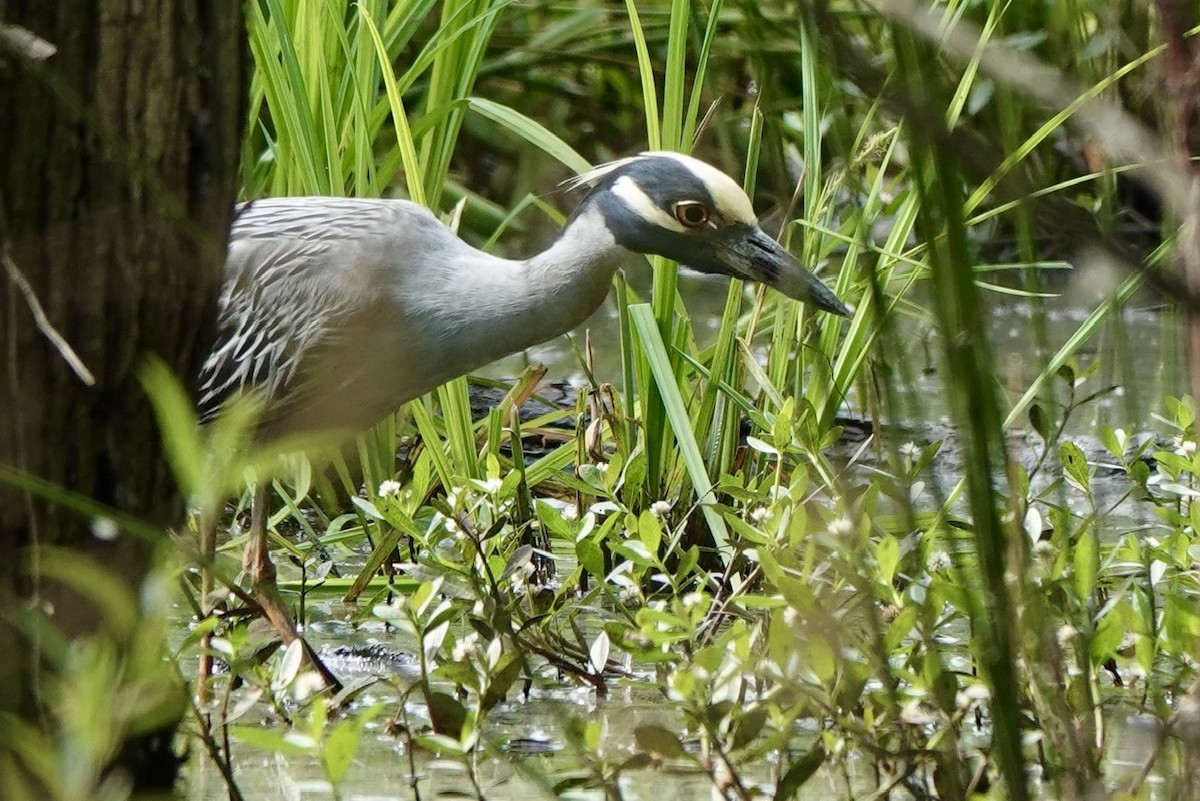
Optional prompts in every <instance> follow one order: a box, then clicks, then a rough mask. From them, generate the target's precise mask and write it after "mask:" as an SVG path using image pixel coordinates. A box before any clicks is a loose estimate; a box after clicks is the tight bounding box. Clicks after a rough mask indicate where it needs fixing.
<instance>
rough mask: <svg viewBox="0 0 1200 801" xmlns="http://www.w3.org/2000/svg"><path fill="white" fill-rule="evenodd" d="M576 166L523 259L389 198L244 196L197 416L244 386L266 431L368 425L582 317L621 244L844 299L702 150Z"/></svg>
mask: <svg viewBox="0 0 1200 801" xmlns="http://www.w3.org/2000/svg"><path fill="white" fill-rule="evenodd" d="M583 180H584V181H588V182H594V183H595V184H596V186H595V188H594V189H593V190H592V192H591V193H590V194H589V195H588V197H587V198H586V199H585V200H584V201H583V202H582V203H581V205H580V206H579V208H578V209H577V210H576V212H575V214H573V215H572V217H571V219H570V220H569V221H568V223H567V225H566V227H565V228H564V230H563V232H562V233H561V235H560V236H559V238H558V239H557V240H555V242H554V243H553V244H552V245H551V246H550V247H549V248H548V249H547V250H546V251H544V252H542V253H540V254H538V255H536V256H534V257H532V258H530V259H527V260H509V259H501V258H498V257H495V256H492V255H489V254H487V253H483V252H481V251H478V250H476V249H475V248H473V247H471V246H470V245H468V244H466V243H465V242H463V241H462V240H461V239H459V238H458V237H457V236H455V235H454V234H453V233H452V232H451V231H450V230H449V229H448V228H446V227H445V226H444V225H442V223H441V222H439V221H438V220H437V218H436V217H434V216H433V215H432V214H431V213H429V211H427V210H426V209H424V208H422V207H421V206H419V205H416V204H414V203H411V202H408V201H403V200H353V199H340V198H328V197H301V198H285V199H274V200H259V201H254V202H252V203H249V204H245V205H243V206H242V207H241V208H240V209H239V214H238V216H237V219H236V221H235V223H234V226H233V230H232V233H231V237H230V244H229V251H228V260H227V267H226V269H227V275H226V282H225V285H224V289H223V292H222V296H221V301H220V312H219V328H220V335H219V340H218V342H217V343H216V345H215V346H214V348H213V350H212V352H211V354H210V356H209V358H208V360H207V361H206V363H205V365H204V368H203V371H202V375H201V386H200V410H201V415H202V417H203V418H204V419H209V418H211V417H212V416H214V415H215V414H217V413H218V412H219V411H220V409H221V408H222V406H223V405H224V404H225V403H226V402H227V401H228V400H229V399H230V398H231V397H233V396H234V395H236V394H238V393H242V392H253V393H258V394H259V395H261V396H262V398H263V400H264V409H265V412H264V421H263V431H264V433H265V434H266V435H267V436H277V435H286V434H303V433H311V432H318V431H343V432H346V433H350V432H353V431H357V430H360V429H362V428H366V427H368V426H370V425H371V424H373V423H375V422H376V421H378V420H379V419H381V418H382V417H384V416H385V415H386V414H388V413H389V412H390V411H392V410H394V409H396V408H397V407H398V406H400V405H401V404H402V403H404V402H406V401H408V400H411V399H413V398H415V397H418V396H420V395H422V394H424V393H426V392H429V391H431V390H432V389H434V388H436V387H437V386H438V385H439V384H441V383H443V382H445V381H447V380H449V379H451V378H454V377H456V376H459V375H463V374H465V373H467V372H470V371H471V370H474V369H476V368H478V367H480V366H482V365H484V364H487V363H488V362H491V361H494V360H495V359H497V358H500V357H502V356H505V355H507V354H509V353H513V352H516V351H519V350H522V349H524V348H527V347H530V346H532V345H534V344H537V343H539V342H544V341H546V340H548V339H551V338H553V337H555V336H557V335H559V334H561V333H563V332H565V331H568V330H570V329H571V328H572V327H574V326H575V325H578V324H579V323H580V322H582V321H583V320H584V319H586V317H587V316H588V315H589V314H590V313H591V312H592V311H593V310H595V309H596V308H597V307H598V306H599V305H600V303H601V302H602V301H603V299H604V297H605V295H606V293H607V291H608V287H609V285H610V283H611V279H612V274H613V271H614V270H615V269H616V267H617V266H618V265H619V264H620V262H621V261H622V260H623V259H624V258H626V257H628V255H629V254H630V252H641V253H658V254H660V255H665V256H668V257H671V258H675V259H678V260H680V261H682V262H684V263H686V264H691V265H692V266H695V267H697V268H698V269H702V270H705V271H708V272H726V273H729V274H733V275H738V276H740V277H743V278H747V279H750V280H760V281H766V282H768V283H772V284H774V285H776V286H777V287H778V288H779V289H780V290H781V291H783V292H785V293H786V294H788V295H790V296H792V297H796V298H799V299H803V300H808V301H810V302H813V303H814V304H815V305H817V306H818V307H820V308H823V309H826V310H827V311H831V312H834V313H838V314H846V313H847V311H848V310H847V309H846V307H845V306H843V305H842V304H841V302H840V301H838V300H837V298H836V297H834V296H833V295H832V293H830V292H829V291H828V290H827V289H826V288H825V287H824V285H822V284H821V283H820V282H819V281H817V280H816V279H815V278H813V277H812V276H811V274H809V273H808V272H807V271H806V270H804V269H803V268H801V267H800V265H799V264H797V263H796V262H795V259H794V258H792V257H791V256H790V255H789V254H787V253H786V251H784V250H783V249H782V248H780V247H779V246H778V245H776V244H775V243H774V242H773V241H771V240H770V239H769V238H768V237H766V235H765V234H763V233H762V231H761V230H760V229H759V228H758V227H757V225H756V224H755V222H754V220H753V211H752V209H751V207H750V203H749V200H748V199H747V198H746V197H745V195H744V193H742V192H741V190H740V188H738V187H737V185H736V183H734V182H733V181H732V180H731V179H729V178H728V177H727V176H725V175H724V174H722V173H720V172H718V171H717V170H715V169H714V168H712V167H710V166H708V165H707V164H704V163H703V162H699V161H696V160H695V159H690V158H688V157H684V156H679V155H676V154H644V155H643V156H639V157H634V158H632V159H626V160H623V161H620V162H615V163H613V164H611V165H606V166H604V167H601V168H599V169H598V170H596V171H594V172H593V173H591V174H589V175H588V176H584V179H583ZM695 204H699V206H697V205H695ZM701 216H702V217H703V222H701V223H697V222H696V221H697V220H699V219H700V218H701Z"/></svg>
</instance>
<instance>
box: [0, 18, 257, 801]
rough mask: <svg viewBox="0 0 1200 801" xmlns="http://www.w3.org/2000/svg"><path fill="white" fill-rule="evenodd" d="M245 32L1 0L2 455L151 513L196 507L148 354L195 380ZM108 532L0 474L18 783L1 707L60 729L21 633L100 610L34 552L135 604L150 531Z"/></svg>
mask: <svg viewBox="0 0 1200 801" xmlns="http://www.w3.org/2000/svg"><path fill="white" fill-rule="evenodd" d="M35 37H37V38H35ZM244 43H245V36H244V31H243V28H242V23H241V4H240V0H70V1H69V2H55V1H54V0H49V1H48V0H0V260H2V261H3V264H2V265H0V332H2V333H0V347H2V348H3V353H2V354H0V467H11V468H16V469H17V470H19V471H22V472H23V473H25V474H27V475H31V476H34V477H37V478H39V479H43V480H45V481H46V482H49V483H50V484H52V485H57V486H59V487H62V488H65V489H67V490H69V491H70V492H72V493H76V494H78V495H80V496H86V497H87V498H91V499H94V500H96V501H98V502H100V503H102V504H105V505H106V506H109V507H112V508H114V509H116V510H119V511H121V512H124V513H127V514H129V515H132V516H134V517H136V518H138V519H140V520H142V521H145V522H148V523H150V524H152V525H153V526H161V527H166V526H168V525H171V524H172V523H174V522H177V521H178V519H179V517H180V513H181V511H182V504H181V499H180V497H179V495H178V493H177V491H176V489H175V485H174V482H173V478H172V475H171V473H170V471H169V470H168V468H167V465H166V463H165V461H164V458H163V448H162V445H161V441H160V436H159V432H158V428H157V425H156V423H155V419H154V416H153V414H152V410H151V407H150V405H149V403H148V401H147V398H146V395H145V393H144V391H143V389H142V387H141V385H140V384H139V382H138V380H137V369H138V367H139V364H141V363H142V360H143V359H145V358H146V357H148V356H151V355H153V356H157V357H158V358H160V359H161V360H162V361H163V362H165V363H166V364H167V365H168V366H169V367H170V368H171V369H172V370H173V371H174V372H175V373H176V375H178V376H179V377H180V378H181V379H182V380H184V381H185V382H186V383H188V384H189V385H190V382H191V380H192V378H193V377H194V376H195V375H196V374H197V372H198V369H199V366H200V363H201V360H202V359H203V358H204V355H205V353H206V351H207V348H208V345H209V344H210V343H211V338H212V334H213V322H214V317H215V304H216V297H217V292H218V289H219V286H220V282H221V277H222V272H223V270H222V264H223V260H224V249H225V242H226V238H227V234H228V230H229V224H230V220H231V216H232V202H233V199H234V194H235V191H236V168H237V155H238V149H239V143H240V137H241V129H242V124H243V122H244V102H243V101H244V86H245V70H246V64H247V61H246V58H245V56H244V47H245V44H244ZM72 352H73V354H74V356H72ZM75 357H77V360H78V363H77V364H74V365H73V364H72V360H73V359H74V358H75ZM88 372H90V374H91V376H92V377H94V382H93V381H90V380H89V379H88V378H87V373H88ZM97 531H99V532H100V533H103V534H105V535H106V536H103V537H99V536H96V533H97ZM111 534H112V531H111V527H110V526H105V525H102V526H99V527H97V525H96V522H95V520H89V519H87V517H86V516H84V515H81V514H79V513H78V512H72V511H69V510H67V509H64V508H63V507H62V506H61V505H59V504H55V503H51V502H48V501H46V500H44V499H42V498H40V497H37V496H35V495H32V494H30V493H28V492H25V491H22V490H18V489H17V488H16V487H14V486H13V485H12V484H8V483H0V648H4V649H5V653H4V658H0V774H5V775H6V776H7V777H8V778H9V779H11V777H12V775H13V774H12V773H11V771H10V769H11V768H13V767H14V765H17V764H19V762H20V760H19V758H18V757H16V756H15V753H16V751H15V749H14V750H7V746H8V744H9V743H11V742H12V737H10V736H9V735H12V734H13V732H12V731H11V730H7V731H6V729H5V724H4V723H3V721H4V719H5V715H4V714H3V713H6V712H15V713H17V717H16V718H15V719H24V720H25V721H27V722H30V723H32V724H33V725H35V726H40V727H42V728H43V729H45V728H47V727H50V728H51V729H52V728H53V727H54V726H56V725H58V724H56V723H55V722H54V721H55V718H54V715H52V714H48V713H47V711H46V710H47V705H46V703H47V702H46V699H45V698H44V697H43V696H42V695H41V694H40V690H41V688H45V687H52V686H53V675H52V674H53V671H54V670H55V664H52V660H51V659H49V658H46V657H45V653H47V652H49V650H50V649H49V648H46V649H44V650H43V649H42V647H41V646H40V645H38V644H37V642H36V641H34V640H31V639H29V637H28V636H26V633H27V632H28V631H30V625H31V623H36V621H35V620H34V618H33V616H34V614H43V613H44V614H46V615H48V617H49V621H50V622H51V624H52V625H53V626H54V628H55V629H56V630H57V631H59V632H62V633H64V634H66V635H67V637H68V638H71V639H79V638H83V637H85V636H87V635H90V634H92V633H94V632H96V631H97V625H98V624H99V623H101V622H102V621H103V619H104V615H103V608H104V607H103V603H97V599H95V598H93V597H91V596H90V595H87V594H86V593H85V594H84V595H72V594H67V593H65V592H64V591H62V590H61V589H56V587H55V585H54V583H53V582H51V581H49V580H48V578H47V577H46V576H44V575H42V574H41V572H40V571H39V569H38V567H37V566H38V565H39V564H43V565H44V564H46V562H45V560H47V559H53V558H54V557H53V554H52V553H49V552H46V553H45V554H44V555H43V556H37V554H38V553H39V552H40V551H42V550H43V549H44V546H60V547H65V548H69V549H73V550H75V551H77V552H80V553H83V554H85V555H86V556H87V558H88V559H89V560H93V561H94V562H96V563H99V564H100V565H102V566H104V567H105V568H106V569H107V570H109V571H112V573H113V574H115V575H116V576H117V577H119V578H120V580H121V581H122V582H123V583H125V584H126V586H128V587H130V588H131V590H132V593H133V595H132V597H134V598H136V597H137V591H138V590H137V588H138V587H139V586H140V583H141V580H142V579H143V578H144V577H145V576H146V573H147V570H148V568H149V565H150V563H151V561H152V555H153V553H154V551H155V550H156V548H155V545H154V543H153V542H150V541H148V540H147V539H146V538H139V537H136V536H130V535H129V534H128V533H127V532H118V533H117V535H116V536H115V537H112V536H109V535H111ZM39 559H41V560H42V561H41V562H39ZM31 566H32V567H33V569H31ZM47 572H48V573H49V572H53V571H47ZM31 602H32V603H31ZM31 610H36V611H31ZM106 631H107V629H106ZM117 652H118V654H119V653H120V646H118V648H117ZM47 674H50V675H49V677H48V676H47ZM134 750H136V749H134ZM112 759H113V760H116V762H118V763H119V762H120V759H118V758H117V757H116V756H115V754H114V755H113V756H112ZM132 760H133V762H135V763H136V762H137V760H138V756H137V755H136V754H135V755H134V756H133V757H132ZM142 767H144V766H139V765H136V764H135V765H133V766H132V769H133V770H134V771H135V773H136V771H138V770H140V769H141V768H142ZM25 768H26V769H27V768H28V765H26V766H25ZM4 794H5V786H4V783H3V779H0V795H4ZM5 797H8V796H5Z"/></svg>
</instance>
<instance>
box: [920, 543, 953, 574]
mask: <svg viewBox="0 0 1200 801" xmlns="http://www.w3.org/2000/svg"><path fill="white" fill-rule="evenodd" d="M950 564H951V562H950V554H948V553H946V552H945V551H943V550H941V549H940V548H939V549H938V550H936V551H934V552H933V553H931V554H929V558H928V559H927V560H926V561H925V569H926V570H928V571H929V572H930V573H937V572H938V571H940V570H949V569H950Z"/></svg>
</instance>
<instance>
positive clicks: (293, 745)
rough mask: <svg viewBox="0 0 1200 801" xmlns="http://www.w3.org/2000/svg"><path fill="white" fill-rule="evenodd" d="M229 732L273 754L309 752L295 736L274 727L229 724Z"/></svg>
mask: <svg viewBox="0 0 1200 801" xmlns="http://www.w3.org/2000/svg"><path fill="white" fill-rule="evenodd" d="M229 734H230V735H231V736H232V737H234V739H236V740H239V741H241V742H243V743H245V744H246V745H249V746H251V747H253V748H259V749H262V750H263V751H270V752H271V753H275V754H289V755H299V754H307V753H309V749H308V748H305V747H304V746H303V745H301V744H300V743H298V742H296V739H295V738H288V737H287V735H286V733H285V732H281V731H278V730H276V729H264V728H263V727H262V726H230V727H229Z"/></svg>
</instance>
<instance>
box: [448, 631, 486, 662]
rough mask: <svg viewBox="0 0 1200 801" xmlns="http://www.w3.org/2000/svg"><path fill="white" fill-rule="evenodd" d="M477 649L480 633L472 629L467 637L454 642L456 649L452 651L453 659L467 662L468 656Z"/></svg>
mask: <svg viewBox="0 0 1200 801" xmlns="http://www.w3.org/2000/svg"><path fill="white" fill-rule="evenodd" d="M477 650H479V635H478V634H476V633H475V632H473V631H472V632H471V633H470V634H468V635H467V636H466V637H463V638H462V639H461V640H459V641H458V642H456V643H454V650H453V651H451V652H450V653H451V659H453V660H454V661H455V662H465V661H466V660H467V657H469V656H470V655H471V654H473V653H475V652H476V651H477Z"/></svg>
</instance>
